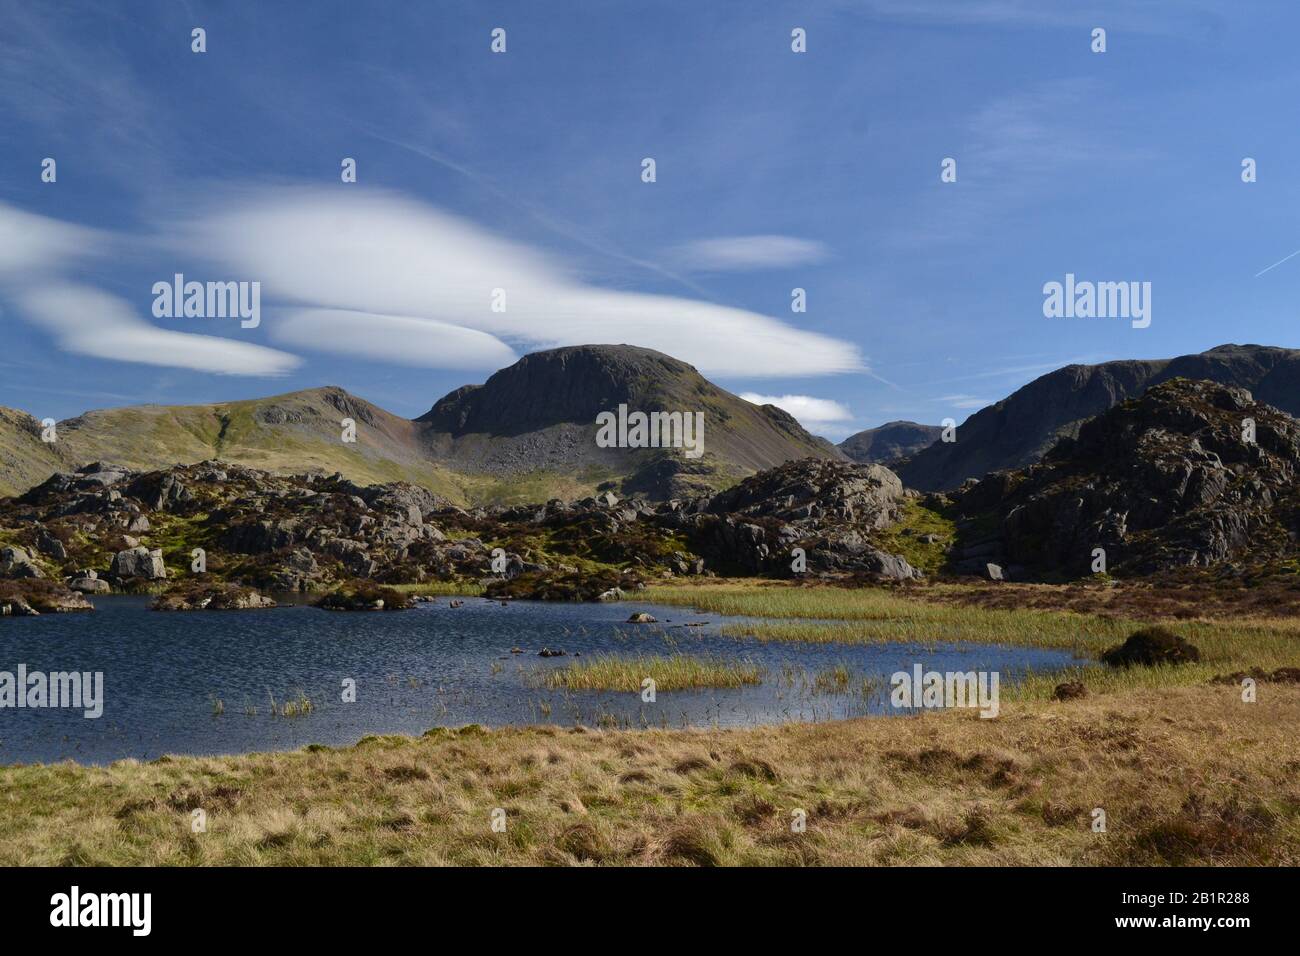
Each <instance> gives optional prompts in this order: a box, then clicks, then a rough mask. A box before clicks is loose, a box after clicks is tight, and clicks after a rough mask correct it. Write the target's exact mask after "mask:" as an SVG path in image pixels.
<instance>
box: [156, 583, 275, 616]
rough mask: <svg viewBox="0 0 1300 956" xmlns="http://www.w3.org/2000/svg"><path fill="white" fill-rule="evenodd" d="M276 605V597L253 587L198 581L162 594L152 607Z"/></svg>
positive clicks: (203, 608)
mask: <svg viewBox="0 0 1300 956" xmlns="http://www.w3.org/2000/svg"><path fill="white" fill-rule="evenodd" d="M275 606H276V605H275V601H273V600H271V599H270V598H269V597H266V596H264V595H262V594H259V593H258V592H257V591H255V590H254V589H253V588H245V587H239V586H238V585H234V584H219V583H199V584H187V585H183V586H181V587H178V588H174V589H172V590H169V591H167V592H165V593H163V594H160V595H159V596H158V597H157V598H156V599H155V600H154V602H153V604H152V605H151V606H150V607H151V610H154V611H244V610H256V609H259V608H272V607H275Z"/></svg>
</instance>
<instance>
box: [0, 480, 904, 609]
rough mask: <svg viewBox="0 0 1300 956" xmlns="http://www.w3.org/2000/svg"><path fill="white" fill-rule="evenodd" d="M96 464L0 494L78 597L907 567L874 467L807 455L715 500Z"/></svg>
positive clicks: (16, 556) (896, 499)
mask: <svg viewBox="0 0 1300 956" xmlns="http://www.w3.org/2000/svg"><path fill="white" fill-rule="evenodd" d="M98 467H99V470H97V471H95V472H93V475H92V480H91V481H90V482H89V483H88V484H87V482H85V481H84V480H83V479H85V478H86V477H87V475H83V474H82V473H81V472H73V473H67V474H58V475H54V476H52V477H51V478H50V479H49V480H47V481H46V482H43V483H42V484H41V485H40V486H39V487H38V488H36V489H33V490H32V491H31V492H30V493H29V494H27V495H24V496H23V497H21V498H19V499H0V530H5V529H26V528H34V529H37V530H36V531H34V532H27V531H19V530H14V531H13V532H12V535H13V537H15V538H17V539H18V540H22V541H26V540H29V539H35V538H37V537H39V538H41V539H42V540H44V539H46V538H49V539H54V540H58V541H60V542H67V543H68V546H67V547H66V548H65V549H64V551H63V557H62V558H55V557H54V556H53V554H44V555H43V556H42V559H41V563H42V564H45V565H46V566H49V565H53V566H54V567H56V568H57V570H58V574H59V577H60V578H62V579H64V580H66V581H67V582H68V584H69V585H70V586H71V587H72V588H73V589H74V590H76V591H80V592H84V593H101V592H104V591H107V590H108V589H109V586H110V585H113V586H116V587H120V588H122V589H123V590H142V589H152V588H155V587H156V585H157V584H158V583H160V582H162V581H164V580H171V581H174V580H177V579H179V580H181V581H190V580H197V581H202V582H208V583H222V582H228V583H235V584H241V585H243V586H246V587H250V588H254V589H257V590H259V591H262V592H267V591H271V592H278V591H303V592H306V591H325V590H328V589H330V588H332V587H336V586H337V585H338V584H339V583H341V582H344V581H350V580H357V579H364V580H368V581H371V582H373V584H374V585H375V586H376V587H379V586H385V585H391V584H408V583H420V582H424V581H433V580H438V581H461V582H467V583H477V582H480V581H483V580H487V581H488V582H489V583H492V582H499V581H506V582H510V581H513V580H515V579H518V578H525V577H526V578H528V580H527V581H524V582H522V583H521V584H520V585H518V586H517V587H516V588H514V589H512V590H510V591H508V592H507V593H508V594H513V595H521V594H524V593H526V592H528V591H530V590H531V592H532V593H535V594H538V595H555V596H557V597H563V598H571V597H573V596H575V595H577V596H578V598H579V599H591V598H595V597H599V596H600V594H603V593H606V592H611V591H620V590H621V591H624V592H626V590H627V589H628V588H627V585H626V582H624V581H622V579H621V578H619V577H618V572H620V571H622V570H624V569H626V570H628V571H631V572H634V573H635V574H637V575H640V576H643V577H647V576H678V575H683V576H690V575H703V574H709V573H714V572H715V571H716V572H719V573H745V574H760V575H773V574H776V575H781V576H788V575H789V574H790V573H792V572H791V555H792V553H793V549H795V548H801V549H803V550H804V552H805V553H806V555H807V567H806V572H807V573H810V574H814V575H816V574H835V575H840V574H854V573H867V574H872V575H875V576H878V577H882V578H889V579H895V580H902V579H908V578H911V577H915V576H917V572H916V571H915V570H914V569H912V568H911V567H910V566H909V565H908V564H907V562H906V561H905V560H903V559H902V558H901V557H898V556H896V555H893V554H890V553H888V551H887V550H885V549H881V548H880V547H879V546H878V544H877V543H876V539H877V536H878V533H879V532H880V530H881V529H883V528H886V527H888V526H889V525H890V524H891V523H892V522H894V521H895V520H896V519H897V516H898V515H899V514H900V509H901V508H902V506H903V503H904V502H905V500H906V498H907V495H906V493H905V492H904V491H903V488H902V486H901V484H900V483H899V481H898V479H897V477H896V476H895V475H894V474H893V473H892V472H890V471H889V470H888V469H886V468H881V467H879V466H857V465H853V464H850V463H847V462H826V461H821V460H817V459H806V460H804V461H802V462H795V463H790V464H787V465H785V466H782V467H781V468H778V469H774V470H771V471H768V472H762V473H759V474H758V475H755V476H753V477H752V478H750V479H748V480H746V481H744V482H742V483H741V484H740V485H738V486H736V487H734V488H732V489H729V490H728V491H726V492H723V493H722V494H720V495H715V496H713V497H708V496H698V497H693V498H689V499H671V500H669V501H666V502H661V503H653V502H651V501H649V500H647V499H645V498H641V497H636V496H631V497H623V496H620V495H618V494H615V493H614V492H612V491H603V492H601V493H600V494H599V495H596V496H592V497H587V498H582V499H580V500H577V501H563V500H560V499H552V500H550V501H547V502H546V503H544V504H529V505H513V506H510V507H502V506H497V507H492V508H474V509H462V508H457V507H454V506H452V505H451V504H449V503H448V502H447V501H446V500H445V499H442V498H439V497H437V496H436V495H432V494H430V493H429V492H427V491H425V490H423V489H421V488H418V487H416V486H413V485H409V484H406V483H403V482H393V483H387V484H383V485H372V486H359V485H356V484H355V483H353V482H351V481H349V480H348V479H346V478H344V477H343V476H342V475H339V474H335V475H329V476H321V475H293V476H281V475H272V474H268V473H267V472H263V471H258V470H256V469H252V468H244V467H242V466H239V465H234V464H230V463H222V462H212V461H205V462H199V463H197V464H194V465H186V466H176V467H174V468H171V469H168V470H167V472H166V473H147V474H135V473H130V472H122V471H119V470H116V469H108V468H107V467H106V466H98ZM488 542H491V543H490V544H489V543H488ZM159 544H164V545H166V547H167V551H166V553H165V554H164V551H163V550H162V548H160V547H158V545H159ZM52 550H53V549H51V551H52ZM106 553H107V555H109V557H108V558H107V559H106V558H105V554H106ZM5 554H6V555H7V559H8V560H7V565H5V566H7V567H8V568H9V569H10V572H11V573H15V574H17V573H29V574H37V573H40V568H39V567H38V566H37V564H36V563H35V559H34V558H33V557H32V555H31V553H30V552H29V551H27V550H26V549H25V548H23V547H21V546H18V545H14V546H12V547H11V549H10V550H9V551H7V552H5ZM200 555H201V560H200ZM167 562H170V564H171V567H170V568H169V567H167V566H166V564H167ZM106 565H107V566H106ZM593 566H596V567H608V568H611V569H613V570H614V572H615V578H614V579H611V580H609V581H603V580H602V581H599V582H597V584H595V585H590V586H588V585H587V584H586V583H584V582H583V580H582V579H583V578H587V577H590V576H591V575H590V574H586V575H583V574H579V573H578V569H579V568H591V567H593ZM92 569H93V570H92ZM800 573H803V571H801V572H800ZM575 576H576V577H575Z"/></svg>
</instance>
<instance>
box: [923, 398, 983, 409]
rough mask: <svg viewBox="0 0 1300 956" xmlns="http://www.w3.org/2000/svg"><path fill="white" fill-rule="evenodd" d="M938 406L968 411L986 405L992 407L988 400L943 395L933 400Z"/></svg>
mask: <svg viewBox="0 0 1300 956" xmlns="http://www.w3.org/2000/svg"><path fill="white" fill-rule="evenodd" d="M933 401H934V402H935V403H936V404H939V405H948V406H950V407H952V408H960V409H962V410H968V409H972V408H983V407H984V406H985V405H992V404H993V403H992V402H990V401H989V400H988V399H986V398H977V397H976V396H974V395H943V396H941V397H939V398H936V399H933Z"/></svg>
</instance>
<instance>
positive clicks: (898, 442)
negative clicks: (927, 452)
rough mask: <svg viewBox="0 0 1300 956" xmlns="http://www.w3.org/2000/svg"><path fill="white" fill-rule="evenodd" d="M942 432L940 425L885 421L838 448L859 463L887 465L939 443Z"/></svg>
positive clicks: (846, 440)
mask: <svg viewBox="0 0 1300 956" xmlns="http://www.w3.org/2000/svg"><path fill="white" fill-rule="evenodd" d="M942 432H943V427H942V426H940V425H918V424H917V423H916V422H886V423H885V424H883V425H881V426H879V427H878V428H868V429H867V430H866V431H860V432H858V433H857V434H854V435H850V436H849V437H848V438H846V439H844V441H842V442H840V444H839V449H840V451H842V452H844V454H845V455H847V456H848V457H849V458H851V459H853V460H854V461H856V462H859V463H861V464H864V465H872V464H882V465H887V464H889V463H891V462H896V461H898V460H899V459H900V458H908V457H910V456H912V455H915V454H916V453H917V452H919V451H921V450H922V449H923V448H928V447H929V446H930V445H933V444H934V443H935V442H936V441H938V440H939V435H940V434H941V433H942Z"/></svg>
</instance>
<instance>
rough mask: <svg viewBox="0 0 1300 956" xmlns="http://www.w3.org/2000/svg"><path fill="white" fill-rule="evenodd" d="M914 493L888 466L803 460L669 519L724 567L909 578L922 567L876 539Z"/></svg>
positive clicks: (715, 563) (710, 560)
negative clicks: (890, 551)
mask: <svg viewBox="0 0 1300 956" xmlns="http://www.w3.org/2000/svg"><path fill="white" fill-rule="evenodd" d="M906 497H907V496H906V494H905V492H904V490H903V485H902V482H900V481H899V480H898V476H897V475H895V474H894V473H893V472H892V471H890V470H889V469H888V468H885V467H883V466H881V465H854V464H851V463H849V462H833V461H821V460H817V459H803V460H801V461H796V462H788V463H787V464H785V465H782V466H781V467H779V468H773V469H770V470H768V471H765V472H760V473H759V474H757V475H754V476H753V477H751V478H747V479H745V480H744V481H742V482H741V483H740V484H738V485H736V486H735V487H734V488H730V489H728V490H726V491H723V492H721V493H719V494H717V495H715V496H713V497H712V498H711V499H709V500H707V501H706V502H702V503H699V504H697V505H695V506H693V507H691V508H685V509H679V510H678V511H677V512H676V514H675V516H674V517H673V518H671V519H668V520H669V521H670V523H671V524H674V525H676V526H678V527H682V528H686V529H689V530H690V533H691V535H692V539H693V541H694V543H695V545H696V548H697V550H698V551H699V552H700V553H701V554H703V555H704V556H705V558H706V560H707V562H708V563H709V565H710V566H711V567H715V568H717V569H718V570H720V571H726V572H734V573H741V574H778V575H780V576H782V577H785V576H789V575H790V574H792V573H805V572H811V573H813V574H818V573H853V572H863V573H867V574H872V575H875V576H878V577H881V578H887V579H890V580H909V579H912V578H917V577H920V576H921V573H920V572H919V571H917V570H916V569H915V568H913V567H912V566H911V565H910V564H908V563H907V561H906V560H905V559H903V558H902V557H900V556H898V555H894V554H888V553H886V552H884V551H882V550H880V549H879V548H877V547H876V546H875V545H874V544H873V543H872V535H873V532H877V531H880V530H882V529H884V528H887V527H889V526H890V525H892V524H893V523H895V522H896V521H898V519H899V518H900V516H901V513H902V508H903V503H904V501H905V499H906ZM796 549H798V551H796ZM798 552H802V561H803V565H804V566H803V570H802V571H798V570H796V564H797V562H798V561H799V560H800V558H799V555H798Z"/></svg>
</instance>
